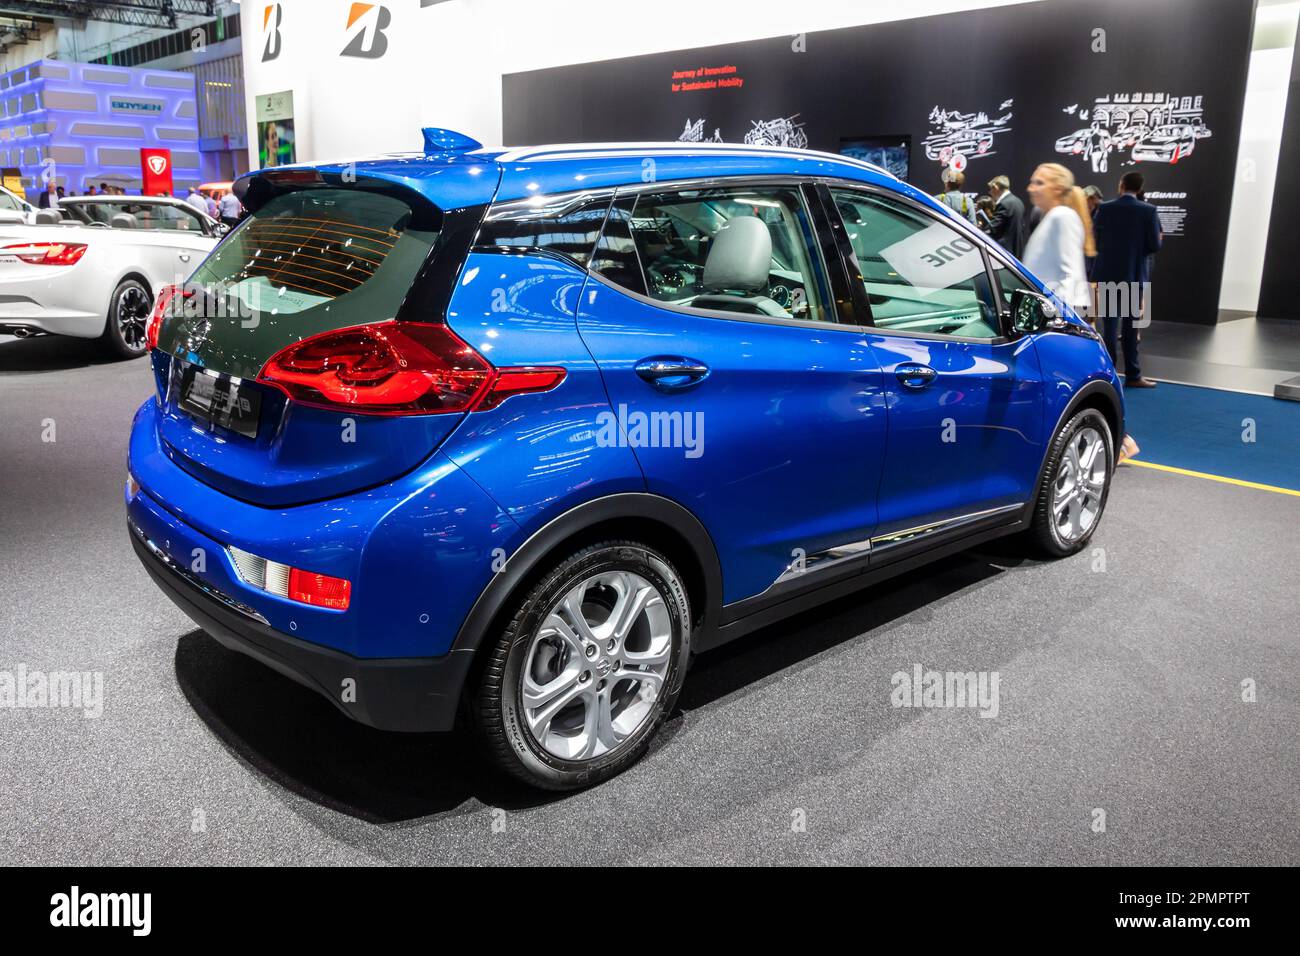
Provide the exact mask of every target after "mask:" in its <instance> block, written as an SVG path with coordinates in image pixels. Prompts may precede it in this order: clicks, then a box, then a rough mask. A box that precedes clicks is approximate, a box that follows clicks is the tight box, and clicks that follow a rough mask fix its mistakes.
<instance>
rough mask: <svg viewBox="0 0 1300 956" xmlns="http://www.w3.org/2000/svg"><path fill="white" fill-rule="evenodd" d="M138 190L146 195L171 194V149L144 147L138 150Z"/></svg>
mask: <svg viewBox="0 0 1300 956" xmlns="http://www.w3.org/2000/svg"><path fill="white" fill-rule="evenodd" d="M140 172H141V183H142V185H141V188H140V192H141V193H143V194H144V195H146V196H164V195H165V196H170V195H171V194H172V151H171V150H170V149H160V148H152V147H150V148H145V149H141V150H140Z"/></svg>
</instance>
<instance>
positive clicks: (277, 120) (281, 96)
mask: <svg viewBox="0 0 1300 956" xmlns="http://www.w3.org/2000/svg"><path fill="white" fill-rule="evenodd" d="M257 161H258V165H259V166H260V167H261V168H262V169H266V168H267V167H269V166H290V165H292V164H293V163H295V162H296V161H297V159H296V154H295V152H294V134H293V90H285V91H283V92H281V93H262V94H259V95H258V97H257Z"/></svg>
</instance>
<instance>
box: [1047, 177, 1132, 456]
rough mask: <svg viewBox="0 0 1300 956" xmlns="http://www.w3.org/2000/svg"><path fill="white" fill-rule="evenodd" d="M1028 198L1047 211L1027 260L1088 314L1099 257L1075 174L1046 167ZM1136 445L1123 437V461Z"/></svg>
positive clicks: (1084, 198)
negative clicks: (1093, 260)
mask: <svg viewBox="0 0 1300 956" xmlns="http://www.w3.org/2000/svg"><path fill="white" fill-rule="evenodd" d="M1029 198H1030V201H1032V202H1033V204H1034V205H1035V206H1037V207H1038V208H1039V209H1040V210H1041V211H1042V213H1043V218H1042V219H1041V220H1039V223H1038V225H1037V226H1036V227H1035V228H1034V231H1033V233H1032V234H1031V235H1030V236H1029V242H1027V243H1026V244H1025V254H1024V256H1023V257H1022V261H1023V262H1024V264H1025V265H1026V266H1028V268H1029V271H1030V272H1032V273H1033V274H1034V275H1036V276H1038V278H1040V279H1042V280H1043V284H1044V285H1046V286H1047V287H1048V288H1049V289H1051V290H1052V291H1053V292H1055V293H1056V294H1057V295H1058V296H1060V297H1061V298H1062V299H1064V300H1065V301H1066V302H1068V303H1069V304H1070V305H1071V306H1072V307H1073V308H1074V310H1075V311H1076V312H1078V313H1079V314H1080V315H1083V316H1086V315H1088V313H1089V312H1090V311H1091V310H1092V286H1090V285H1089V284H1088V266H1087V264H1086V262H1085V260H1084V256H1095V255H1096V254H1097V245H1096V243H1095V242H1094V241H1093V238H1092V215H1091V214H1090V213H1089V211H1088V197H1087V195H1086V194H1085V193H1084V191H1083V190H1082V189H1080V188H1079V187H1078V186H1077V185H1075V182H1074V174H1073V173H1072V172H1070V171H1069V170H1068V169H1066V168H1065V167H1064V166H1062V165H1061V164H1060V163H1043V165H1041V166H1039V167H1038V168H1037V169H1035V170H1034V175H1033V177H1032V178H1031V179H1030V180H1029ZM1138 450H1139V449H1138V446H1137V442H1135V441H1134V440H1133V439H1132V437H1131V436H1129V435H1125V436H1124V444H1123V446H1122V447H1121V448H1120V454H1119V460H1120V461H1123V460H1124V459H1125V458H1132V457H1133V456H1134V455H1136V454H1137V453H1138Z"/></svg>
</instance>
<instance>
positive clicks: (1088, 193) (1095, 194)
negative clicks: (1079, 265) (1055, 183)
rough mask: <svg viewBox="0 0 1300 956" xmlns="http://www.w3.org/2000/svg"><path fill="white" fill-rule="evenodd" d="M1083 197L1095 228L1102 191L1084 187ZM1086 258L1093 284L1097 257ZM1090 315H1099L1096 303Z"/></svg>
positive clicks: (1095, 235)
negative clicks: (1093, 269)
mask: <svg viewBox="0 0 1300 956" xmlns="http://www.w3.org/2000/svg"><path fill="white" fill-rule="evenodd" d="M1083 196H1084V198H1085V199H1087V200H1088V215H1090V216H1091V217H1092V221H1093V224H1094V226H1095V225H1096V222H1097V210H1098V208H1100V206H1101V201H1102V198H1103V197H1102V195H1101V190H1100V189H1098V188H1097V187H1096V186H1084V187H1083ZM1096 238H1097V231H1096V229H1095V228H1094V229H1093V239H1094V241H1095V240H1096ZM1085 258H1086V259H1087V260H1088V280H1089V281H1091V282H1095V281H1096V280H1095V279H1093V278H1092V266H1093V263H1095V262H1096V261H1097V257H1096V256H1086V257H1085ZM1090 314H1091V315H1094V316H1095V315H1096V314H1097V309H1096V302H1094V303H1093V310H1092V312H1091V313H1090Z"/></svg>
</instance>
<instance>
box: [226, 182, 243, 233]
mask: <svg viewBox="0 0 1300 956" xmlns="http://www.w3.org/2000/svg"><path fill="white" fill-rule="evenodd" d="M243 211H244V207H243V206H242V205H241V204H240V202H239V198H238V197H237V196H236V195H235V193H234V191H233V190H230V189H227V190H226V192H225V195H223V196H222V197H221V221H222V222H224V223H225V224H226V225H227V226H229V227H230V228H231V229H234V228H235V227H236V226H237V225H239V217H240V215H241V214H242V213H243Z"/></svg>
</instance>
